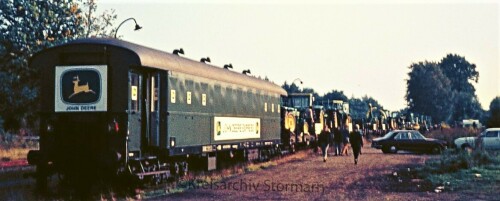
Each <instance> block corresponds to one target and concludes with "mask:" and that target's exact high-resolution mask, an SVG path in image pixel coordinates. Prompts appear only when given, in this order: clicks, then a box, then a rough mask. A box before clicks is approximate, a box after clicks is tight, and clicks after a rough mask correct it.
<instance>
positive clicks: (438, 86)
mask: <svg viewBox="0 0 500 201" xmlns="http://www.w3.org/2000/svg"><path fill="white" fill-rule="evenodd" d="M409 68H410V72H409V73H408V76H409V79H408V80H406V86H407V91H406V95H405V99H406V101H407V103H408V107H409V111H410V112H416V113H421V114H426V115H430V116H431V117H432V118H433V120H434V121H435V122H441V121H448V120H450V117H451V111H452V109H453V96H454V93H453V92H452V90H451V86H450V82H451V81H450V80H449V79H448V78H447V77H446V76H445V75H444V74H443V72H442V71H441V68H439V66H438V64H436V63H434V62H419V63H414V64H412V65H410V67H409Z"/></svg>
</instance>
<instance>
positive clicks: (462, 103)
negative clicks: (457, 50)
mask: <svg viewBox="0 0 500 201" xmlns="http://www.w3.org/2000/svg"><path fill="white" fill-rule="evenodd" d="M439 66H440V68H441V69H442V71H443V73H444V75H445V76H446V77H447V78H448V79H449V80H450V86H451V90H452V91H453V93H455V97H456V98H455V102H454V103H453V106H454V107H453V110H452V117H451V119H452V120H455V121H461V120H462V119H470V118H474V119H478V118H480V117H481V116H482V114H483V113H484V111H483V110H482V108H481V104H480V103H479V101H478V100H477V96H476V89H475V88H474V86H473V85H472V84H471V83H470V82H469V81H472V82H476V83H477V82H478V81H479V72H477V71H476V65H475V64H471V63H469V62H468V61H467V60H466V59H465V58H464V57H462V56H459V55H456V54H448V55H446V57H444V58H443V59H442V60H441V62H440V63H439Z"/></svg>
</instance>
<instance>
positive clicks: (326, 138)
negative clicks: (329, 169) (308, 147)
mask: <svg viewBox="0 0 500 201" xmlns="http://www.w3.org/2000/svg"><path fill="white" fill-rule="evenodd" d="M331 141H332V139H331V136H330V129H329V128H328V125H326V124H325V126H324V127H323V130H322V131H321V133H320V134H319V139H318V142H319V144H320V146H321V151H322V154H323V162H326V158H327V157H328V145H329V144H330V142H331Z"/></svg>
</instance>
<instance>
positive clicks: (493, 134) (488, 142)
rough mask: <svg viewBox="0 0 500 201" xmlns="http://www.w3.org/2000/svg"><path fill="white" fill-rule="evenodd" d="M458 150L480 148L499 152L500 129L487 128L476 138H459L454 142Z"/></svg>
mask: <svg viewBox="0 0 500 201" xmlns="http://www.w3.org/2000/svg"><path fill="white" fill-rule="evenodd" d="M454 143H455V146H456V147H457V148H460V149H475V148H478V147H479V148H482V149H486V150H500V128H488V129H486V130H485V131H483V132H482V133H481V134H479V136H478V137H461V138H457V139H455V141H454Z"/></svg>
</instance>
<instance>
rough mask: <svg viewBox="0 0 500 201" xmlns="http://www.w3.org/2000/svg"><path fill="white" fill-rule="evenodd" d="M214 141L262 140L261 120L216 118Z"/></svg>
mask: <svg viewBox="0 0 500 201" xmlns="http://www.w3.org/2000/svg"><path fill="white" fill-rule="evenodd" d="M214 124H215V125H214V140H215V141H218V140H239V139H252V138H260V119H258V118H239V117H214Z"/></svg>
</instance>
